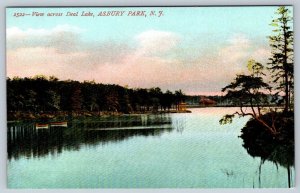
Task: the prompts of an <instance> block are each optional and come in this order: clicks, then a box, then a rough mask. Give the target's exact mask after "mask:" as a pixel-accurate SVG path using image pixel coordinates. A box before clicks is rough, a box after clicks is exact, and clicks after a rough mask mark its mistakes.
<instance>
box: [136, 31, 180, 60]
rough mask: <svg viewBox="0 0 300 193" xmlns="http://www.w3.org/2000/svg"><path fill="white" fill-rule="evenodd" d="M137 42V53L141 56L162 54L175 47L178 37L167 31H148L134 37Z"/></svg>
mask: <svg viewBox="0 0 300 193" xmlns="http://www.w3.org/2000/svg"><path fill="white" fill-rule="evenodd" d="M135 39H136V40H137V41H138V53H139V54H143V55H155V54H163V53H165V52H167V51H170V50H171V49H172V48H174V47H176V46H177V44H178V43H179V41H180V37H179V36H178V35H177V34H175V33H173V32H167V31H158V30H149V31H145V32H143V33H141V34H139V35H137V36H136V37H135Z"/></svg>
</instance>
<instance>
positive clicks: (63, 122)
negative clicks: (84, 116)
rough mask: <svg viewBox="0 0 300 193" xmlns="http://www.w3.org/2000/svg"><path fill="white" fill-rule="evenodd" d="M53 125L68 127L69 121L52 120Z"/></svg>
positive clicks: (51, 124)
mask: <svg viewBox="0 0 300 193" xmlns="http://www.w3.org/2000/svg"><path fill="white" fill-rule="evenodd" d="M50 126H51V127H68V122H66V121H62V122H51V123H50Z"/></svg>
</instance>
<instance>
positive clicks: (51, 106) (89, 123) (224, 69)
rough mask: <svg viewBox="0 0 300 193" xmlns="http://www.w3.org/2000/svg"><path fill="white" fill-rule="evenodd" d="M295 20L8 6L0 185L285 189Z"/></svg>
mask: <svg viewBox="0 0 300 193" xmlns="http://www.w3.org/2000/svg"><path fill="white" fill-rule="evenodd" d="M292 16H293V7H292V6H241V7H239V6H234V7H230V6H225V7H31V8H30V7H26V8H24V7H22V8H21V7H20V8H18V7H9V8H7V9H6V62H7V63H6V67H7V79H6V81H7V153H8V154H7V156H8V157H7V186H8V188H13V189H16V188H27V189H28V188H30V189H31V188H99V189H100V188H290V187H294V186H295V180H294V179H295V167H294V164H295V161H294V71H293V69H294V59H293V53H294V51H293V45H294V42H293V17H292Z"/></svg>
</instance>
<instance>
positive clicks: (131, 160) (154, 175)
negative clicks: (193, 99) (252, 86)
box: [8, 108, 294, 188]
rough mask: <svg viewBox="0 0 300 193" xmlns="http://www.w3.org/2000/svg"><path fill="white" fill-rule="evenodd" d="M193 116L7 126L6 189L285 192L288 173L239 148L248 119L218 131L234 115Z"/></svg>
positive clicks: (201, 112)
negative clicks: (45, 126) (222, 120)
mask: <svg viewBox="0 0 300 193" xmlns="http://www.w3.org/2000/svg"><path fill="white" fill-rule="evenodd" d="M191 110H192V113H187V114H164V115H124V116H118V117H104V118H101V119H100V118H99V119H85V120H73V121H70V122H68V126H67V127H64V126H55V127H54V126H49V127H48V129H36V126H35V123H9V124H8V187H9V188H225V187H241V188H242V187H248V188H252V187H255V188H258V187H265V188H267V187H287V186H288V180H287V178H288V177H287V169H286V168H284V167H282V166H280V165H276V164H274V163H272V162H269V161H265V162H264V163H262V161H261V159H260V158H253V157H251V156H250V155H248V153H247V151H246V150H245V149H244V148H243V146H242V144H243V142H242V139H240V138H238V136H239V135H240V130H241V128H242V127H243V126H244V125H245V123H246V122H247V120H248V118H240V119H235V120H234V122H233V124H229V125H225V126H221V125H219V122H218V121H219V119H220V118H221V117H222V115H224V114H226V113H231V112H235V111H236V109H235V108H201V109H196V108H195V109H191ZM292 177H294V169H293V170H292ZM293 184H294V183H292V185H293Z"/></svg>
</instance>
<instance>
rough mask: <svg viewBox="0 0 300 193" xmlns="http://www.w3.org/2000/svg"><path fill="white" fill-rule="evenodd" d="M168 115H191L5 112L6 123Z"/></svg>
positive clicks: (184, 111)
mask: <svg viewBox="0 0 300 193" xmlns="http://www.w3.org/2000/svg"><path fill="white" fill-rule="evenodd" d="M168 113H191V111H190V110H180V111H179V110H166V111H145V112H130V113H123V112H113V111H99V112H86V111H85V112H68V111H58V112H38V113H34V112H28V111H16V112H7V123H12V122H16V121H31V120H47V119H52V120H67V119H72V118H83V117H106V116H121V115H142V114H145V115H150V114H153V115H155V114H168Z"/></svg>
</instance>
